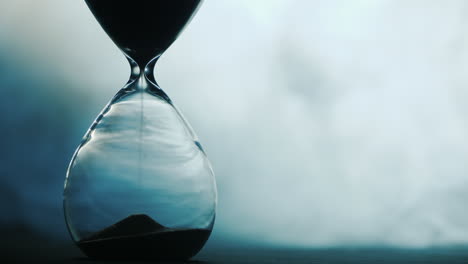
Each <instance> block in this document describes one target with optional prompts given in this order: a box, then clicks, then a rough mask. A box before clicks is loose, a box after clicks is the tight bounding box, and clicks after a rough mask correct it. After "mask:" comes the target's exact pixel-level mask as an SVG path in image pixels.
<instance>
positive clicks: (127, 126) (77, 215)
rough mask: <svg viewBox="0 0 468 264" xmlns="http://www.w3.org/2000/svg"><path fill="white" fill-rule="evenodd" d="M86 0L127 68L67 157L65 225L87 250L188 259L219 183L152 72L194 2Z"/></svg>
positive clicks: (205, 230)
mask: <svg viewBox="0 0 468 264" xmlns="http://www.w3.org/2000/svg"><path fill="white" fill-rule="evenodd" d="M86 3H87V4H88V6H89V7H90V9H91V10H92V12H93V14H94V15H95V17H96V18H97V20H98V21H99V22H100V24H101V25H102V27H103V28H104V30H105V31H106V32H107V33H108V35H109V36H110V37H111V38H112V39H113V41H114V42H115V43H116V44H117V46H119V48H120V49H121V50H122V51H123V52H124V54H125V55H126V56H127V58H128V61H129V62H130V65H131V69H132V74H131V77H130V80H129V81H128V83H127V84H126V85H125V86H124V88H122V89H121V90H120V91H119V92H118V93H117V94H116V95H115V96H114V98H113V99H112V100H111V101H110V103H109V104H108V105H107V106H106V107H105V108H104V110H103V111H102V113H101V114H100V115H99V116H98V118H97V119H96V121H94V123H93V124H92V125H91V127H90V129H89V130H88V132H87V133H86V135H85V136H84V139H83V140H82V143H81V144H80V146H79V147H78V149H77V150H76V152H75V154H74V156H73V158H72V160H71V162H70V166H69V168H68V171H67V178H66V181H65V191H64V211H65V219H66V223H67V226H68V229H69V231H70V234H71V236H72V238H73V240H74V241H75V242H76V244H77V245H78V247H79V248H80V249H81V250H82V251H83V252H84V253H85V254H86V255H88V256H89V257H92V258H100V259H123V258H129V259H188V258H190V257H192V256H194V255H195V254H196V253H198V251H199V250H200V249H201V248H202V247H203V245H204V244H205V242H206V240H207V239H208V237H209V235H210V233H211V230H212V228H213V224H214V220H215V209H216V184H215V179H214V175H213V171H212V169H211V165H210V163H209V161H208V159H207V157H206V155H205V153H204V151H203V148H202V147H201V145H200V143H199V142H198V139H197V137H196V136H195V134H194V132H193V131H192V129H191V127H190V125H189V124H188V123H187V122H186V120H185V119H184V117H183V116H182V114H181V113H180V112H179V111H178V110H177V108H176V107H175V106H174V104H173V103H172V101H171V100H170V99H169V97H168V96H167V95H166V93H165V92H164V91H162V90H161V89H160V87H159V86H158V85H157V83H156V81H155V79H154V76H153V71H154V66H155V64H156V62H157V60H158V58H159V56H160V55H161V54H162V53H163V52H164V51H165V50H166V49H167V48H168V47H169V46H170V45H171V44H172V42H173V41H174V40H175V39H176V37H177V35H178V34H179V32H180V31H181V30H182V28H183V27H184V26H185V24H186V23H187V22H188V21H189V20H190V18H191V17H192V15H193V13H194V12H195V11H196V9H197V7H198V6H199V4H200V0H171V1H167V0H131V1H130V0H112V1H111V0H86Z"/></svg>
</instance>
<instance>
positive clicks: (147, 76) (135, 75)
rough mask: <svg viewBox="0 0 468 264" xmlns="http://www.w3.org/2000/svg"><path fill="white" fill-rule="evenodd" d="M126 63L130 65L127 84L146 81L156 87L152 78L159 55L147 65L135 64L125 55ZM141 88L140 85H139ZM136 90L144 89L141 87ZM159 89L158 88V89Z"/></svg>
mask: <svg viewBox="0 0 468 264" xmlns="http://www.w3.org/2000/svg"><path fill="white" fill-rule="evenodd" d="M126 57H127V60H128V62H129V63H130V69H131V75H130V80H129V81H128V84H130V83H133V82H135V81H136V80H140V82H141V81H146V82H149V83H150V84H152V85H153V86H156V87H158V85H157V83H156V79H155V78H154V67H155V66H156V63H157V62H158V60H159V57H160V55H158V56H156V57H155V58H153V59H152V60H150V61H149V62H147V63H137V62H136V61H135V60H134V59H132V58H131V57H130V56H128V55H126ZM140 86H141V85H140ZM138 88H144V87H143V86H141V87H138ZM158 88H159V87H158Z"/></svg>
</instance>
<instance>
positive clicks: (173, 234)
mask: <svg viewBox="0 0 468 264" xmlns="http://www.w3.org/2000/svg"><path fill="white" fill-rule="evenodd" d="M210 233H211V231H210V230H206V229H171V228H166V227H164V226H162V225H160V224H159V223H157V222H156V221H154V220H153V219H151V218H150V217H149V216H147V215H132V216H129V217H127V218H125V219H124V220H122V221H120V222H118V223H116V224H114V225H112V226H110V227H108V228H105V229H103V230H101V231H99V232H97V233H95V234H93V235H91V236H90V237H88V238H86V239H83V240H81V241H79V242H78V243H77V245H78V247H79V248H80V249H81V250H82V251H83V252H84V253H85V254H86V255H87V256H88V257H90V258H92V259H100V260H123V259H126V260H186V259H189V258H191V257H193V256H194V255H195V254H197V253H198V252H199V251H200V249H201V248H202V247H203V245H204V244H205V242H206V241H207V240H208V237H209V236H210Z"/></svg>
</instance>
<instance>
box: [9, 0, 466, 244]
mask: <svg viewBox="0 0 468 264" xmlns="http://www.w3.org/2000/svg"><path fill="white" fill-rule="evenodd" d="M148 32H151V28H149V29H148ZM467 73H468V3H467V2H466V1H463V0H451V1H440V0H431V1H427V0H411V1H405V0H398V1H393V0H368V1H366V0H353V1H345V0H342V1H338V0H333V1H330V0H327V1H325V0H323V1H310V0H236V1H232V0H206V1H205V3H204V4H203V6H202V8H201V9H200V11H199V13H198V14H197V15H196V16H195V18H194V19H193V21H192V23H191V24H190V25H189V26H188V27H187V28H186V30H185V32H184V33H183V34H182V35H181V36H180V38H179V40H178V41H177V42H175V44H174V45H173V46H172V47H171V48H170V49H169V50H168V51H167V52H166V53H165V55H164V56H163V58H162V59H161V60H160V61H159V63H158V66H157V70H156V75H157V79H158V82H159V84H160V85H161V86H162V87H163V89H164V90H165V91H166V92H167V93H168V94H169V95H170V96H171V98H172V99H173V100H174V102H176V104H177V105H178V106H179V108H180V109H181V110H182V111H183V112H184V114H185V116H186V117H187V119H188V120H189V121H190V122H191V124H192V126H193V127H194V129H195V131H197V133H198V136H199V137H200V141H201V142H202V144H203V145H204V147H205V149H206V150H207V153H208V156H209V157H210V160H211V161H212V163H213V166H214V170H215V173H216V175H217V181H218V191H219V206H218V218H217V223H216V225H215V231H214V235H213V239H212V240H211V243H218V242H219V243H223V241H224V243H231V241H240V242H243V243H247V242H249V243H259V244H278V245H286V246H304V247H318V246H343V245H344V246H347V245H391V246H399V247H425V246H433V245H452V244H466V243H468V211H467V210H466V204H467V202H468V160H467V159H468V106H467V104H466V102H467V101H468V88H467V85H468V74H467ZM128 76H129V67H128V64H127V62H126V60H125V59H124V56H123V55H121V53H120V51H119V50H118V49H117V47H116V46H115V45H114V44H113V43H112V42H111V40H110V39H109V38H108V37H107V35H106V34H105V33H104V31H103V30H102V29H101V27H100V26H99V25H98V23H97V21H96V20H95V19H94V17H93V16H92V14H91V12H90V11H89V9H88V8H87V6H86V4H85V3H84V1H82V0H79V1H76V0H66V1H63V0H41V1H37V0H0V89H1V90H0V91H1V93H2V96H1V99H0V100H1V103H0V112H1V116H0V121H1V122H0V130H1V134H0V135H1V137H0V165H1V166H0V210H1V213H0V227H1V229H2V230H14V229H15V228H22V229H27V230H30V231H31V232H36V233H39V234H42V235H45V236H48V237H50V238H55V239H65V240H66V241H68V239H69V238H68V234H67V231H66V227H65V224H64V220H63V212H62V207H61V206H62V188H63V182H64V179H65V171H66V168H67V166H68V162H69V160H70V158H71V156H72V154H73V151H74V150H75V148H76V147H77V145H78V144H79V142H80V140H81V138H82V136H83V134H84V133H85V131H86V130H87V128H88V126H89V125H90V124H91V122H92V121H93V120H94V118H95V117H96V116H97V114H98V113H99V112H100V110H101V109H102V108H103V107H104V105H105V104H106V103H107V101H108V100H109V99H110V98H111V97H112V96H113V95H114V94H115V93H116V92H117V91H118V90H119V89H120V88H121V87H122V86H123V85H124V84H125V82H126V81H127V79H128Z"/></svg>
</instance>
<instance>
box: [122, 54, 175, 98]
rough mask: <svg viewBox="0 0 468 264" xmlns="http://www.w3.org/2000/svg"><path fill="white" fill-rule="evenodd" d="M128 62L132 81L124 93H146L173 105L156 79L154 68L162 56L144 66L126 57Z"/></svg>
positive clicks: (128, 83)
mask: <svg viewBox="0 0 468 264" xmlns="http://www.w3.org/2000/svg"><path fill="white" fill-rule="evenodd" d="M126 57H127V59H128V62H129V63H130V68H131V74H130V79H129V80H128V82H127V84H126V85H125V87H124V89H123V90H122V92H123V93H124V94H125V93H128V92H135V91H137V92H146V93H149V94H152V95H154V96H157V97H159V98H161V99H164V100H165V101H166V102H168V103H172V102H171V99H170V98H169V97H168V96H167V95H166V93H165V92H164V91H163V90H162V89H161V88H160V87H159V85H158V84H157V82H156V79H155V78H154V67H155V65H156V62H157V61H158V59H159V57H160V56H157V57H155V58H153V59H152V60H150V61H149V62H148V63H146V64H143V65H144V66H143V67H142V66H140V65H142V64H139V63H137V62H136V61H135V60H133V59H132V58H131V57H129V56H128V55H126Z"/></svg>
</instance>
